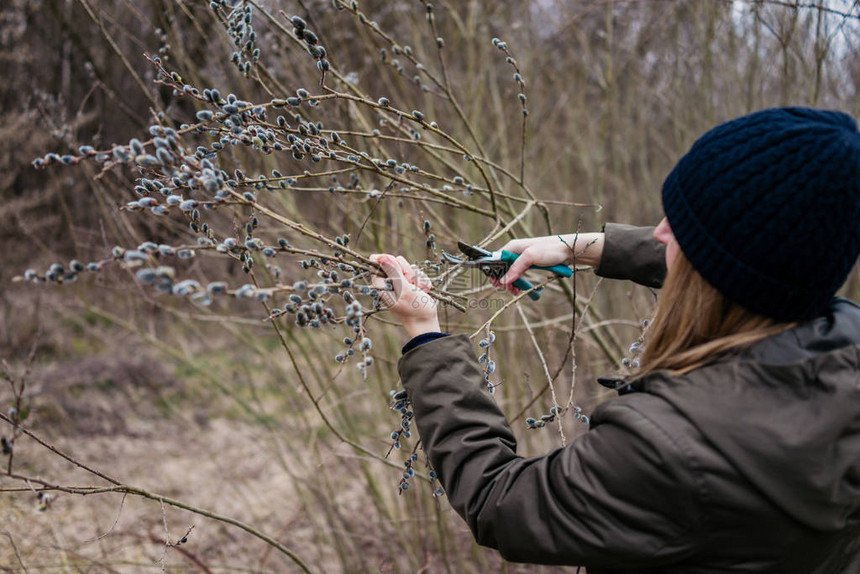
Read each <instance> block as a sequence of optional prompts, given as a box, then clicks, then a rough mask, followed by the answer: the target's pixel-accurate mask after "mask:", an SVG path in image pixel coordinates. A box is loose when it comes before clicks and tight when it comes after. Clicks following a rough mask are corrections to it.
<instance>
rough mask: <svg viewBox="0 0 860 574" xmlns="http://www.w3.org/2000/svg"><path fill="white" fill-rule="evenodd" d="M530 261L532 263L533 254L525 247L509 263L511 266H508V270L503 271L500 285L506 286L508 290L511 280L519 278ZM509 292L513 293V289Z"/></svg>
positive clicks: (530, 264)
mask: <svg viewBox="0 0 860 574" xmlns="http://www.w3.org/2000/svg"><path fill="white" fill-rule="evenodd" d="M532 263H534V256H533V255H532V254H531V251H529V250H528V249H526V250H525V251H523V253H522V255H520V256H519V257H518V258H517V260H516V261H514V262H513V263H511V266H510V267H509V268H508V272H507V273H505V276H504V277H502V285H504V286H505V287H507V288H508V290H509V291H510V290H511V287H512V285H513V282H514V281H516V280H517V279H519V278H520V276H521V275H522V274H523V273H525V272H526V269H528V268H529V267H531V266H532ZM511 293H513V291H511Z"/></svg>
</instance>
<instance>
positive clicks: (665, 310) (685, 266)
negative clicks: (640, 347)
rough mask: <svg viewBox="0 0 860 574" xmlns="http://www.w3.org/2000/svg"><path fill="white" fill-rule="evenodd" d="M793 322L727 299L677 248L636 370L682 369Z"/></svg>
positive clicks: (709, 360)
mask: <svg viewBox="0 0 860 574" xmlns="http://www.w3.org/2000/svg"><path fill="white" fill-rule="evenodd" d="M795 325H796V323H784V322H778V321H776V320H774V319H771V318H768V317H764V316H762V315H757V314H755V313H752V312H750V311H747V310H746V309H744V308H743V307H741V306H740V305H738V304H736V303H733V302H731V301H730V300H729V299H727V298H726V297H725V296H724V295H723V294H722V293H720V292H719V291H717V290H716V289H715V288H714V287H712V286H711V285H710V283H708V282H707V281H705V279H704V278H703V277H702V276H701V275H699V272H698V271H696V270H695V269H693V266H692V265H691V264H690V262H689V261H688V260H687V258H686V257H684V254H683V253H681V252H680V251H679V252H678V255H677V257H676V258H675V260H674V261H673V264H672V266H671V268H670V269H669V273H668V275H667V277H666V280H665V281H664V283H663V289H662V292H661V293H660V298H659V301H658V304H657V312H656V314H655V315H654V319H653V321H652V322H651V324H650V325H649V326H648V329H647V331H646V333H645V350H644V352H643V353H642V357H641V360H640V362H641V363H642V368H641V370H640V371H639V373H637V374H639V375H641V374H645V373H649V372H652V371H657V370H663V369H665V370H669V371H672V372H674V373H679V374H680V373H686V372H689V371H691V370H693V369H696V368H698V367H701V366H702V365H705V364H707V363H709V362H711V361H713V360H714V359H715V358H717V357H719V356H721V355H723V354H725V353H729V352H732V351H737V350H740V349H743V348H744V347H747V346H749V345H750V344H752V343H754V342H755V341H758V340H760V339H763V338H765V337H768V336H770V335H774V334H776V333H779V332H781V331H784V330H786V329H789V328H791V327H793V326H795Z"/></svg>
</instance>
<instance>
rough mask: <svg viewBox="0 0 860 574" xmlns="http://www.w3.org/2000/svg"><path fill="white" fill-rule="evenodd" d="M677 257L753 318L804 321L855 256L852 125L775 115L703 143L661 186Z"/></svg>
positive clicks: (814, 115) (858, 144) (856, 182)
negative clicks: (681, 255) (682, 255)
mask: <svg viewBox="0 0 860 574" xmlns="http://www.w3.org/2000/svg"><path fill="white" fill-rule="evenodd" d="M663 209H664V211H665V212H666V217H667V218H668V219H669V225H670V226H671V227H672V232H673V233H674V235H675V239H677V241H678V244H679V245H680V247H681V251H682V252H683V253H684V255H685V256H686V257H687V259H688V260H689V261H690V263H691V264H692V265H693V268H695V269H696V271H698V272H699V273H700V274H701V275H702V277H704V278H705V280H707V281H708V283H710V284H711V285H713V286H714V287H715V288H716V289H717V290H718V291H719V292H720V293H722V294H723V295H725V296H726V297H728V298H729V299H730V300H732V301H734V302H736V303H738V304H740V305H741V306H743V307H744V308H746V309H747V310H749V311H752V312H754V313H758V314H761V315H765V316H767V317H772V318H774V319H779V320H784V321H797V320H804V319H812V318H814V317H817V316H819V315H821V314H823V313H825V312H826V310H827V307H828V305H829V303H830V301H831V299H832V297H833V295H834V294H835V293H836V291H837V289H839V287H841V286H842V284H843V283H844V282H845V279H846V278H847V277H848V273H850V271H851V269H852V267H853V266H854V263H855V261H856V260H857V256H858V254H860V133H858V130H857V122H855V121H854V119H853V118H851V116H849V115H847V114H844V113H841V112H833V111H823V110H813V109H808V108H777V109H771V110H764V111H761V112H756V113H753V114H750V115H748V116H743V117H741V118H738V119H735V120H732V121H730V122H727V123H724V124H722V125H719V126H717V127H716V128H714V129H712V130H711V131H709V132H708V133H706V134H705V135H704V136H702V137H701V138H700V139H699V140H698V141H697V142H696V143H695V144H693V147H692V148H691V149H690V151H689V152H687V154H686V155H685V156H684V157H683V158H681V161H679V162H678V165H676V166H675V168H674V169H673V170H672V172H671V173H670V174H669V176H668V177H667V178H666V181H665V183H664V184H663Z"/></svg>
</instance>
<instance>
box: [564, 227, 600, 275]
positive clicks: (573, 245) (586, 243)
mask: <svg viewBox="0 0 860 574" xmlns="http://www.w3.org/2000/svg"><path fill="white" fill-rule="evenodd" d="M561 237H562V239H563V241H564V243H565V245H567V247H568V252H570V251H571V250H572V251H573V253H568V260H567V263H568V265H574V264H576V265H583V266H588V267H597V266H599V265H600V258H601V256H602V255H603V240H604V234H603V233H599V232H595V233H569V234H567V235H562V236H561Z"/></svg>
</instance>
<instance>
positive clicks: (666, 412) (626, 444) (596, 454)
mask: <svg viewBox="0 0 860 574" xmlns="http://www.w3.org/2000/svg"><path fill="white" fill-rule="evenodd" d="M606 234H607V235H606V246H605V251H604V255H603V259H602V261H601V266H600V268H599V269H598V270H597V271H598V273H599V274H603V275H607V276H611V277H616V278H624V277H627V278H633V279H637V280H639V281H641V282H644V283H647V284H650V285H659V283H660V281H662V278H663V275H664V273H665V269H664V268H663V266H662V263H661V258H662V251H661V250H660V249H659V247H657V246H656V245H655V242H653V241H652V240H650V239H649V235H650V231H649V230H647V229H638V228H627V227H621V226H607V228H606ZM858 345H860V307H858V306H857V305H855V304H853V303H851V302H849V301H847V300H844V299H835V300H834V303H833V305H832V307H831V310H830V313H829V314H828V315H827V316H824V317H821V318H819V319H817V320H815V321H813V322H811V323H807V324H805V325H802V326H800V327H797V328H795V329H792V330H789V331H785V332H783V333H781V334H779V335H776V336H773V337H770V338H768V339H764V340H762V341H760V342H759V343H757V344H755V345H754V346H752V347H750V348H749V349H748V350H746V351H745V352H743V353H742V354H738V355H734V356H731V357H723V358H722V359H719V360H717V361H715V362H714V363H711V364H709V365H707V366H704V367H701V368H699V369H696V370H694V371H692V372H690V373H688V374H686V375H683V376H670V375H668V374H666V373H661V372H658V373H655V374H652V375H650V376H647V377H645V378H642V379H639V380H637V381H633V382H632V384H628V383H626V382H625V383H623V384H620V385H619V387H620V388H621V391H622V392H621V394H620V396H618V397H617V398H613V399H611V400H608V401H606V402H604V403H603V404H601V405H600V406H598V407H597V408H596V409H595V410H594V413H593V415H592V417H591V428H590V430H589V432H588V433H586V434H585V435H583V436H582V437H580V438H578V439H576V440H574V441H573V442H572V443H571V444H569V445H568V446H566V447H564V448H559V449H557V450H554V451H552V452H550V453H548V454H546V455H543V456H537V457H532V458H522V457H520V456H518V455H517V453H516V448H517V443H516V439H515V438H514V434H513V432H512V431H511V428H510V427H509V426H508V422H507V421H506V420H505V417H504V415H503V414H502V412H501V411H500V410H499V408H498V407H497V406H496V403H495V401H494V399H493V398H492V397H491V396H490V395H489V394H488V393H487V390H486V386H485V384H484V382H483V375H482V369H481V366H480V365H479V363H478V362H477V361H476V359H475V354H474V350H473V347H472V345H471V343H470V342H469V339H468V338H467V337H466V336H463V335H458V336H450V337H444V338H439V339H435V340H433V341H430V342H427V343H425V344H422V345H420V346H418V347H415V348H413V349H411V350H409V351H408V352H407V353H406V354H405V355H404V356H403V357H402V358H401V360H400V364H399V369H400V376H401V378H402V381H403V385H404V387H405V388H406V390H407V392H408V394H409V397H410V398H411V400H412V402H413V410H414V412H415V421H416V425H417V427H418V430H419V432H420V434H421V439H422V441H423V444H424V448H425V450H426V451H427V452H428V453H429V456H430V459H431V461H432V463H433V466H434V468H435V469H436V471H437V473H438V474H439V477H440V481H441V482H442V484H443V486H444V487H445V489H446V490H447V494H448V497H449V500H450V503H451V506H452V507H453V508H454V509H455V510H456V511H457V512H458V513H459V514H460V515H461V516H462V517H463V519H464V520H465V521H466V523H467V524H468V525H469V528H470V529H471V530H472V532H473V533H474V535H475V538H476V540H477V541H478V543H479V544H482V545H484V546H489V547H492V548H496V549H498V551H499V552H500V553H501V554H502V556H504V557H505V558H506V559H508V560H511V561H515V562H531V563H542V564H568V565H583V566H586V567H588V570H589V574H595V573H599V572H614V571H616V570H619V571H621V570H623V571H636V572H665V573H685V574H695V573H704V572H791V573H798V574H800V573H803V574H810V573H813V572H815V573H828V574H829V573H840V574H841V573H846V574H847V573H850V574H857V573H858V572H860V346H858ZM514 424H517V425H522V424H523V422H522V421H515V422H514Z"/></svg>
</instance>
